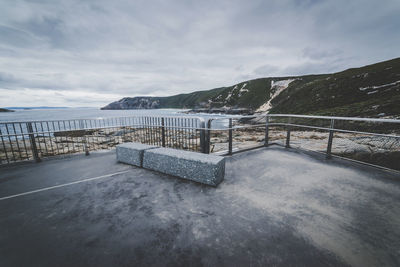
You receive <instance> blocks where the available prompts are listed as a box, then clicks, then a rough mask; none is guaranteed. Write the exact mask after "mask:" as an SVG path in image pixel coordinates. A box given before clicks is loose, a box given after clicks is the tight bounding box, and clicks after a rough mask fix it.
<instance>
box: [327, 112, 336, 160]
mask: <svg viewBox="0 0 400 267" xmlns="http://www.w3.org/2000/svg"><path fill="white" fill-rule="evenodd" d="M330 128H331V130H329V138H328V147H327V149H326V158H327V159H330V158H331V157H332V156H331V153H332V141H333V132H334V131H333V129H334V128H335V120H334V119H331V127H330Z"/></svg>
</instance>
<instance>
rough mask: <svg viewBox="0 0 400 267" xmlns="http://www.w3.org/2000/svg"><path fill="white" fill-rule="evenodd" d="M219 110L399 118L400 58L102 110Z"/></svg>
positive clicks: (140, 99) (145, 99)
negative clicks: (336, 71)
mask: <svg viewBox="0 0 400 267" xmlns="http://www.w3.org/2000/svg"><path fill="white" fill-rule="evenodd" d="M221 107H226V108H247V109H252V110H254V111H257V110H258V111H266V112H269V113H294V114H319V115H337V116H370V117H377V116H378V117H382V116H399V115H400V58H397V59H393V60H389V61H385V62H381V63H377V64H373V65H369V66H365V67H361V68H353V69H348V70H345V71H342V72H338V73H333V74H322V75H304V76H291V77H270V78H260V79H255V80H250V81H245V82H241V83H238V84H236V85H233V86H228V87H221V88H216V89H211V90H206V91H197V92H193V93H189V94H179V95H174V96H169V97H133V98H129V97H127V98H123V99H121V100H119V101H116V102H113V103H111V104H109V105H107V106H106V107H104V108H103V109H135V108H209V109H211V108H221Z"/></svg>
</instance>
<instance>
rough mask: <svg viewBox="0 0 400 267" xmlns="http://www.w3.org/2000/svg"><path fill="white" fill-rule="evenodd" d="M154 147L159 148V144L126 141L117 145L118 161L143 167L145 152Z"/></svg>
mask: <svg viewBox="0 0 400 267" xmlns="http://www.w3.org/2000/svg"><path fill="white" fill-rule="evenodd" d="M154 148H157V146H150V145H145V144H140V143H124V144H120V145H117V161H119V162H122V163H127V164H130V165H134V166H138V167H142V165H143V152H144V151H145V150H147V149H154Z"/></svg>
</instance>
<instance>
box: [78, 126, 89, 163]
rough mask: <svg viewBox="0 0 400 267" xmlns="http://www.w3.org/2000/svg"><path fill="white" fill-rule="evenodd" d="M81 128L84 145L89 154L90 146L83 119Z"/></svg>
mask: <svg viewBox="0 0 400 267" xmlns="http://www.w3.org/2000/svg"><path fill="white" fill-rule="evenodd" d="M79 128H81V131H82V133H83V147H84V149H85V155H86V156H89V146H88V144H87V138H86V134H85V132H86V131H85V126H84V124H83V120H79Z"/></svg>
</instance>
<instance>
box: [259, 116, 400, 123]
mask: <svg viewBox="0 0 400 267" xmlns="http://www.w3.org/2000/svg"><path fill="white" fill-rule="evenodd" d="M266 116H268V117H291V118H308V119H326V120H332V119H333V120H347V121H368V122H385V123H400V120H397V119H375V118H358V117H334V116H314V115H295V114H292V115H291V114H268V115H266Z"/></svg>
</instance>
